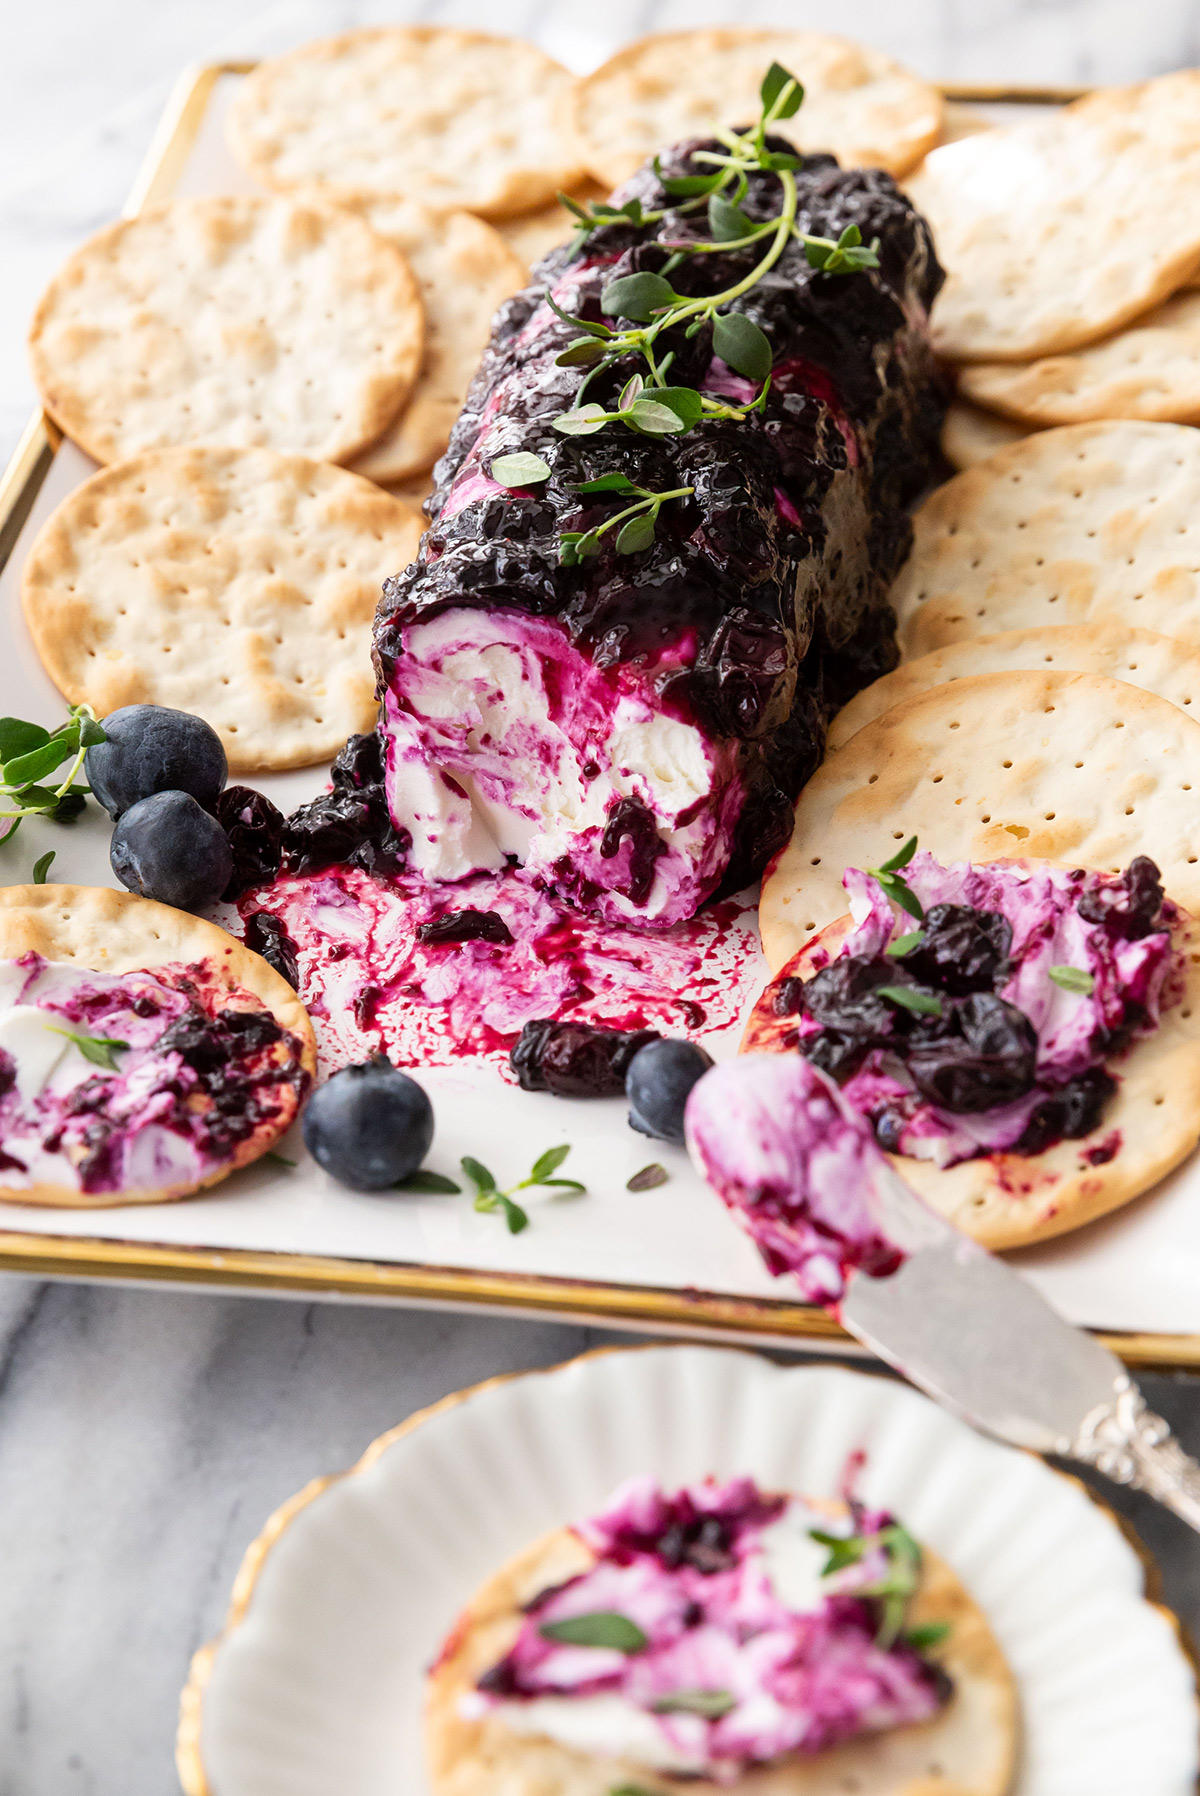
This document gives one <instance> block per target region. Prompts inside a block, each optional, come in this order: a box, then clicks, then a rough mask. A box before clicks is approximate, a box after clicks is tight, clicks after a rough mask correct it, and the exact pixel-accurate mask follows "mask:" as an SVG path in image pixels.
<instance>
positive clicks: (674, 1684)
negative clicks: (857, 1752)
mask: <svg viewBox="0 0 1200 1796" xmlns="http://www.w3.org/2000/svg"><path fill="white" fill-rule="evenodd" d="M814 1530H815V1531H816V1532H817V1534H821V1535H824V1536H826V1539H825V1540H823V1541H822V1540H819V1539H814V1537H813V1534H814ZM575 1532H576V1533H577V1534H578V1535H579V1537H580V1539H581V1540H582V1541H583V1542H584V1543H585V1545H586V1546H588V1547H589V1548H590V1549H591V1550H592V1552H593V1553H594V1554H595V1564H594V1565H593V1567H592V1569H591V1570H589V1571H586V1572H584V1573H582V1574H581V1575H579V1576H577V1577H574V1578H571V1579H569V1580H568V1581H567V1582H566V1583H565V1584H560V1585H557V1586H555V1587H554V1588H552V1589H550V1590H547V1591H545V1592H543V1593H542V1594H541V1595H540V1596H538V1597H536V1598H535V1599H534V1601H533V1602H532V1603H531V1604H529V1605H528V1607H527V1609H526V1612H525V1620H524V1621H523V1622H522V1625H521V1629H520V1632H519V1634H518V1636H517V1639H516V1641H515V1642H514V1644H513V1646H512V1648H511V1649H510V1651H509V1652H508V1653H507V1654H506V1656H505V1657H504V1658H503V1659H502V1660H501V1661H500V1662H499V1664H497V1665H495V1666H493V1667H492V1668H491V1669H490V1670H489V1671H488V1672H486V1673H485V1674H484V1676H483V1677H482V1678H481V1679H480V1680H479V1684H478V1687H477V1690H476V1691H475V1692H473V1693H472V1694H471V1695H470V1696H468V1697H467V1698H466V1699H465V1708H466V1710H467V1712H468V1716H469V1718H470V1717H476V1716H479V1715H482V1714H486V1713H495V1714H497V1715H498V1716H499V1717H500V1718H501V1719H502V1720H503V1721H504V1723H505V1725H506V1726H508V1727H510V1728H512V1729H513V1730H514V1731H517V1732H520V1733H525V1734H536V1735H541V1736H543V1737H548V1738H550V1739H553V1740H556V1741H558V1742H559V1743H560V1744H562V1745H564V1746H568V1747H572V1748H574V1749H576V1750H579V1751H584V1752H590V1753H599V1754H603V1755H605V1756H607V1757H612V1758H620V1759H624V1760H628V1761H631V1762H632V1763H634V1764H638V1765H645V1766H647V1767H649V1768H652V1769H654V1770H656V1771H663V1772H669V1773H675V1774H678V1775H681V1776H691V1777H696V1776H702V1777H708V1778H712V1779H714V1780H716V1781H717V1782H719V1783H732V1782H735V1781H736V1780H737V1779H738V1777H739V1776H740V1775H741V1774H742V1772H744V1771H745V1770H747V1769H748V1768H749V1767H751V1766H754V1765H761V1764H767V1763H770V1762H771V1761H772V1760H775V1759H779V1758H782V1757H784V1756H785V1755H788V1754H793V1753H802V1754H804V1753H815V1752H820V1751H822V1750H823V1749H824V1748H826V1747H828V1746H833V1745H836V1744H838V1743H840V1742H841V1741H844V1740H848V1739H852V1738H854V1737H855V1736H856V1735H859V1734H864V1733H877V1732H880V1731H882V1730H884V1729H887V1728H892V1727H899V1726H902V1725H904V1724H906V1723H909V1722H915V1721H925V1720H928V1719H930V1718H931V1717H932V1716H934V1715H936V1714H937V1712H938V1710H939V1709H940V1708H941V1706H942V1705H943V1703H944V1702H945V1701H946V1700H947V1697H948V1694H949V1690H948V1682H947V1680H946V1678H945V1675H944V1674H943V1673H942V1672H940V1671H939V1670H937V1669H936V1668H935V1667H934V1666H933V1665H931V1664H930V1663H929V1662H928V1661H927V1660H925V1659H923V1658H922V1657H921V1656H920V1654H919V1653H918V1652H917V1651H916V1650H914V1648H913V1647H911V1646H909V1645H907V1644H905V1642H904V1639H903V1633H902V1622H903V1603H904V1600H905V1598H904V1594H903V1593H904V1592H905V1591H907V1593H908V1594H911V1590H912V1589H913V1588H915V1584H916V1575H917V1571H918V1570H919V1564H920V1556H919V1549H918V1548H917V1547H916V1544H915V1542H913V1541H912V1540H911V1537H910V1536H908V1535H907V1534H906V1533H905V1532H904V1530H903V1529H900V1528H898V1527H897V1525H896V1524H895V1523H894V1521H893V1518H892V1517H890V1516H888V1515H885V1514H883V1513H877V1512H868V1511H866V1510H864V1509H862V1508H861V1507H860V1506H856V1505H853V1506H852V1507H851V1511H850V1513H849V1514H846V1515H844V1516H841V1517H839V1518H837V1519H835V1520H833V1521H830V1519H829V1518H828V1517H827V1516H825V1515H824V1514H822V1513H820V1512H819V1511H817V1510H815V1509H812V1508H810V1507H809V1506H808V1505H807V1504H806V1503H805V1502H804V1501H803V1500H802V1499H800V1498H793V1497H786V1496H776V1495H771V1494H767V1493H764V1492H762V1491H760V1490H759V1489H758V1488H757V1486H756V1485H755V1484H754V1483H753V1481H752V1480H751V1479H749V1478H737V1479H733V1480H732V1481H731V1482H729V1483H728V1484H723V1485H722V1484H718V1483H716V1482H714V1481H712V1480H706V1481H704V1482H703V1483H699V1484H694V1485H691V1486H688V1487H687V1488H685V1489H683V1490H679V1491H675V1492H672V1493H668V1492H664V1491H663V1490H662V1489H661V1488H660V1487H659V1485H658V1484H657V1483H656V1482H655V1480H653V1479H652V1478H648V1477H646V1478H635V1479H633V1480H631V1481H630V1482H629V1483H628V1484H626V1485H624V1486H623V1487H622V1488H621V1489H620V1490H618V1491H617V1492H616V1493H615V1495H614V1497H613V1499H612V1501H611V1503H610V1505H609V1507H608V1508H607V1509H605V1510H604V1512H603V1513H602V1514H600V1515H597V1516H593V1517H592V1518H590V1519H589V1520H588V1521H586V1522H583V1523H581V1524H579V1525H578V1526H577V1527H576V1529H575ZM835 1539H836V1541H837V1543H838V1545H837V1548H836V1550H834V1551H832V1553H831V1542H832V1541H833V1540H835ZM832 1566H836V1567H837V1569H830V1568H831V1567H832ZM884 1587H888V1588H897V1589H899V1590H900V1591H901V1593H902V1594H901V1597H900V1600H899V1607H898V1608H886V1607H885V1605H884V1603H883V1601H882V1600H881V1597H882V1592H883V1590H884ZM588 1639H594V1640H596V1641H603V1642H608V1643H607V1644H583V1643H582V1642H584V1641H586V1640H588Z"/></svg>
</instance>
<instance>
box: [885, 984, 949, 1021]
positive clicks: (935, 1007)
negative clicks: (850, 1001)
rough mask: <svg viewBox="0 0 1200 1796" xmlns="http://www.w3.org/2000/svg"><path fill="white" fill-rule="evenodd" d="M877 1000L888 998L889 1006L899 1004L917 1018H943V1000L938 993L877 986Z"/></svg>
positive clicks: (903, 986)
mask: <svg viewBox="0 0 1200 1796" xmlns="http://www.w3.org/2000/svg"><path fill="white" fill-rule="evenodd" d="M875 995H876V997H877V998H886V999H887V1001H888V1003H889V1004H898V1005H899V1006H900V1008H901V1010H911V1011H912V1012H913V1013H914V1014H915V1015H916V1016H941V1014H942V1000H941V999H940V998H939V997H938V995H937V993H936V992H923V991H920V990H919V989H918V988H917V987H916V986H911V985H877V986H876V987H875Z"/></svg>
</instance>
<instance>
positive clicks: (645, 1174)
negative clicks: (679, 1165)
mask: <svg viewBox="0 0 1200 1796" xmlns="http://www.w3.org/2000/svg"><path fill="white" fill-rule="evenodd" d="M670 1176H671V1175H670V1173H669V1172H668V1171H667V1169H666V1167H665V1166H662V1165H660V1164H659V1162H658V1161H657V1160H651V1162H650V1164H649V1166H643V1167H642V1169H641V1171H640V1172H635V1173H634V1175H633V1177H632V1178H631V1179H626V1181H625V1189H626V1191H653V1190H654V1188H655V1186H656V1185H665V1184H666V1182H667V1180H668V1179H669V1178H670Z"/></svg>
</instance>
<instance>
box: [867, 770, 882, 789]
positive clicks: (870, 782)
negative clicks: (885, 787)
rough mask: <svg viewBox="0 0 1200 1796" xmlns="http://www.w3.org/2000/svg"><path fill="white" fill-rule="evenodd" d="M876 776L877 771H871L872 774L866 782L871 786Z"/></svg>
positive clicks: (877, 776)
mask: <svg viewBox="0 0 1200 1796" xmlns="http://www.w3.org/2000/svg"><path fill="white" fill-rule="evenodd" d="M878 778H879V775H878V774H877V773H873V774H872V775H871V777H870V779H869V780H868V781H867V784H868V786H873V785H874V784H875V781H876V780H877V779H878Z"/></svg>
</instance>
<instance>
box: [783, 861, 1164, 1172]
mask: <svg viewBox="0 0 1200 1796" xmlns="http://www.w3.org/2000/svg"><path fill="white" fill-rule="evenodd" d="M905 878H906V880H907V882H908V884H909V887H910V888H911V890H912V891H913V892H915V893H916V895H917V897H918V898H919V899H920V900H921V902H922V903H923V904H924V905H925V907H926V908H925V915H924V920H923V922H922V923H921V924H920V925H919V926H918V925H914V923H913V922H912V919H911V918H909V917H907V916H905V917H904V918H903V919H902V920H900V921H896V919H895V918H894V917H893V913H892V911H891V908H890V906H889V905H888V903H887V901H886V899H885V897H884V894H883V892H882V891H881V890H880V888H879V886H878V885H877V884H876V882H875V881H874V880H873V879H871V878H870V877H869V876H868V875H865V874H861V873H850V874H847V876H846V887H847V890H848V891H849V892H850V894H851V898H852V912H851V914H852V916H854V918H855V919H856V923H857V927H856V928H855V929H854V930H852V932H851V933H850V935H849V936H847V938H846V939H845V941H844V942H843V944H842V946H841V949H840V951H839V953H838V955H837V957H836V958H835V959H834V960H832V961H829V962H828V964H827V965H825V966H823V967H821V968H820V970H819V971H818V972H817V973H816V974H815V975H814V976H813V977H811V978H809V979H807V980H806V981H805V980H801V979H799V978H797V977H796V975H795V973H794V972H790V971H789V972H787V973H785V975H784V976H783V977H782V978H781V979H780V980H778V981H777V982H776V984H775V986H774V988H773V995H772V997H771V999H770V1000H769V1008H770V1009H771V1011H772V1012H773V1014H774V1015H775V1016H777V1017H784V1016H794V1017H795V1018H796V1031H795V1040H796V1045H797V1046H798V1047H799V1050H800V1052H801V1054H803V1055H805V1056H806V1057H807V1058H808V1059H809V1060H811V1061H812V1063H813V1064H814V1065H815V1066H818V1067H820V1068H821V1069H822V1070H823V1071H825V1072H827V1073H828V1074H829V1075H830V1076H831V1077H832V1078H834V1079H836V1080H837V1081H838V1083H839V1084H840V1085H841V1086H842V1089H843V1091H844V1093H845V1095H846V1096H847V1098H848V1099H849V1100H850V1101H851V1103H853V1104H854V1105H855V1106H856V1107H858V1108H859V1109H861V1110H862V1111H863V1113H864V1114H866V1115H867V1116H869V1117H870V1119H871V1121H872V1123H873V1125H874V1129H875V1134H876V1137H877V1139H878V1140H879V1142H880V1144H881V1145H882V1146H883V1147H885V1148H887V1149H888V1150H889V1151H893V1152H898V1153H904V1154H910V1155H917V1156H919V1157H922V1158H930V1159H934V1160H936V1161H937V1162H938V1164H940V1165H953V1164H954V1163H956V1162H957V1161H960V1160H964V1159H969V1158H972V1157H973V1156H975V1155H978V1154H984V1153H988V1152H990V1151H995V1150H1001V1149H1003V1150H1006V1151H1008V1152H1012V1153H1017V1154H1036V1153H1041V1152H1042V1151H1043V1150H1044V1149H1046V1148H1047V1147H1050V1146H1052V1145H1053V1144H1054V1142H1056V1141H1059V1140H1062V1139H1064V1138H1065V1139H1072V1140H1073V1139H1078V1138H1080V1137H1082V1136H1085V1135H1090V1134H1091V1133H1092V1131H1093V1130H1094V1129H1096V1128H1097V1126H1098V1125H1099V1124H1100V1122H1101V1120H1102V1116H1103V1111H1104V1106H1105V1104H1106V1103H1107V1101H1108V1099H1109V1098H1110V1097H1111V1096H1112V1094H1113V1092H1114V1091H1115V1090H1116V1080H1115V1079H1114V1077H1113V1075H1112V1073H1111V1072H1110V1071H1108V1070H1107V1068H1106V1067H1105V1064H1104V1062H1105V1061H1106V1060H1107V1059H1111V1058H1112V1057H1114V1056H1118V1055H1119V1054H1120V1053H1121V1052H1122V1050H1123V1049H1124V1048H1126V1047H1127V1046H1128V1045H1129V1044H1130V1042H1132V1041H1133V1040H1134V1039H1135V1038H1137V1037H1138V1036H1141V1035H1145V1034H1148V1033H1149V1032H1150V1031H1151V1030H1153V1028H1154V1027H1155V1024H1156V1022H1157V1019H1158V1015H1159V1011H1160V1008H1161V1007H1162V1006H1163V1005H1165V1004H1169V1003H1172V1002H1175V1001H1177V998H1178V988H1179V969H1178V964H1177V962H1178V957H1177V956H1176V954H1175V953H1174V951H1173V950H1172V947H1171V938H1170V927H1171V922H1172V919H1173V918H1174V916H1175V914H1176V913H1175V911H1174V907H1173V906H1172V905H1171V904H1170V903H1169V902H1168V901H1166V900H1164V897H1163V890H1162V885H1161V882H1160V880H1159V877H1158V869H1157V868H1156V867H1155V865H1154V863H1153V862H1152V861H1150V860H1148V859H1147V858H1146V857H1145V856H1144V855H1143V856H1139V857H1138V858H1137V859H1136V860H1135V861H1133V862H1132V863H1131V865H1130V866H1129V868H1128V869H1127V870H1126V871H1125V872H1124V873H1123V874H1121V875H1120V876H1119V877H1115V878H1114V877H1110V876H1107V875H1104V874H1096V873H1085V872H1083V871H1081V870H1075V871H1073V872H1071V871H1066V870H1061V869H1057V868H1050V867H1046V866H1033V865H1027V864H1025V863H1023V862H997V863H995V864H993V865H988V866H981V867H969V866H965V865H961V864H960V865H955V866H951V867H945V868H943V867H940V866H939V865H938V864H937V862H936V861H934V859H933V858H932V856H930V855H928V854H919V855H917V857H916V858H915V859H914V860H913V862H912V864H911V866H910V867H909V868H907V869H906V872H905ZM898 950H899V951H898ZM820 952H821V951H820V950H818V955H819V954H820ZM810 964H811V962H810Z"/></svg>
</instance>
